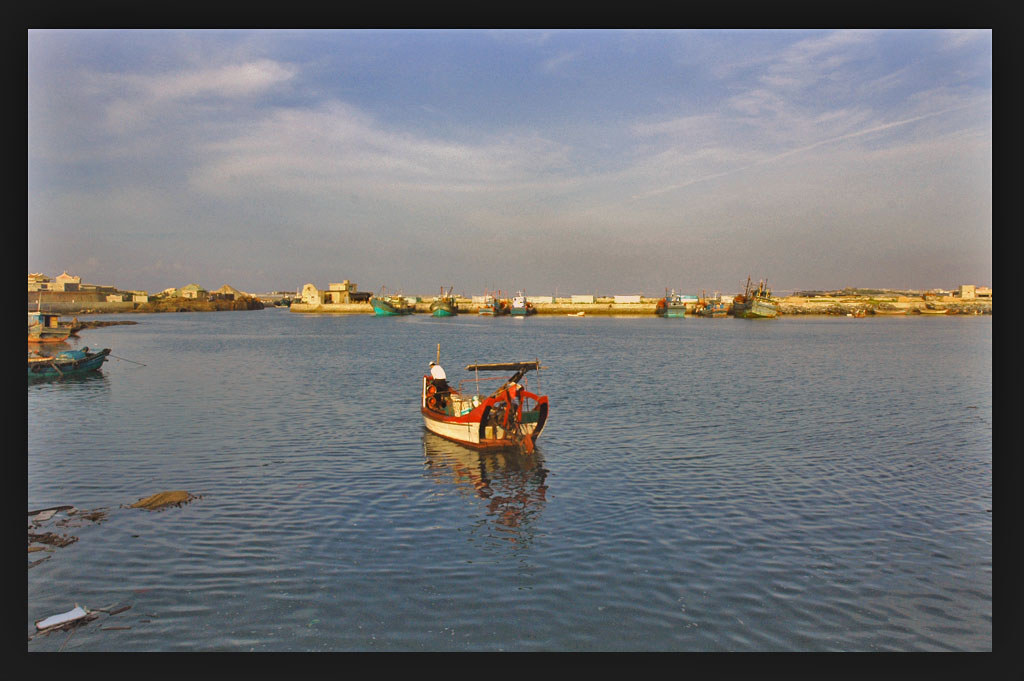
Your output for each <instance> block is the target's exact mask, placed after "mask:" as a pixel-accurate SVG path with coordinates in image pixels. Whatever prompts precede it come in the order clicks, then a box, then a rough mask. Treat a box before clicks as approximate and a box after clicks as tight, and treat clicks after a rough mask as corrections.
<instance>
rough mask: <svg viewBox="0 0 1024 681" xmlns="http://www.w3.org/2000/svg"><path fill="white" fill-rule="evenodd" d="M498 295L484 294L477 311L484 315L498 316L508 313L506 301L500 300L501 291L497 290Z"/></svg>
mask: <svg viewBox="0 0 1024 681" xmlns="http://www.w3.org/2000/svg"><path fill="white" fill-rule="evenodd" d="M497 293H498V295H494V294H492V293H487V294H485V295H484V302H483V305H481V306H480V309H478V310H477V312H478V313H479V314H481V315H483V316H485V317H500V316H502V315H506V314H508V313H509V306H508V301H506V300H502V299H501V298H500V297H499V296H500V295H501V291H498V292H497Z"/></svg>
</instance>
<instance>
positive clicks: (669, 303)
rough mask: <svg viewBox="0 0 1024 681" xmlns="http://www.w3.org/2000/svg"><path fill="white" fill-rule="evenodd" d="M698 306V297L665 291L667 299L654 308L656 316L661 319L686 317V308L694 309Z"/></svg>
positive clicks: (659, 301)
mask: <svg viewBox="0 0 1024 681" xmlns="http://www.w3.org/2000/svg"><path fill="white" fill-rule="evenodd" d="M696 305H697V296H687V295H683V294H681V293H676V291H675V289H672V291H669V290H668V289H665V297H664V298H661V299H660V300H658V302H657V304H656V305H655V306H654V314H656V315H658V316H659V317H685V316H686V308H687V306H689V307H690V308H691V309H693V308H694V307H695V306H696Z"/></svg>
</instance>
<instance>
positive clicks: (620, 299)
mask: <svg viewBox="0 0 1024 681" xmlns="http://www.w3.org/2000/svg"><path fill="white" fill-rule="evenodd" d="M614 300H615V302H616V303H639V302H640V294H637V295H631V296H615V298H614Z"/></svg>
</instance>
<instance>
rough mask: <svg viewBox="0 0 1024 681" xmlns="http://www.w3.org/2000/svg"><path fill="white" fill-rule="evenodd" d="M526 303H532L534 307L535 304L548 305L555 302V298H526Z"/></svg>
mask: <svg viewBox="0 0 1024 681" xmlns="http://www.w3.org/2000/svg"><path fill="white" fill-rule="evenodd" d="M526 302H528V303H533V304H534V305H536V304H537V303H541V304H550V303H553V302H555V297H554V296H526Z"/></svg>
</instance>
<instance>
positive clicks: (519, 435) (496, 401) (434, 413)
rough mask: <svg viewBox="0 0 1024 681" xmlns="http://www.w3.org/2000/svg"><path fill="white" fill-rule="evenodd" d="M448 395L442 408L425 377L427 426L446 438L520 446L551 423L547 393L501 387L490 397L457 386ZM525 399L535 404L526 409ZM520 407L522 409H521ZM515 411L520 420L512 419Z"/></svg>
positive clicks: (479, 446) (466, 442)
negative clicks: (464, 392)
mask: <svg viewBox="0 0 1024 681" xmlns="http://www.w3.org/2000/svg"><path fill="white" fill-rule="evenodd" d="M446 395H447V398H446V407H445V409H444V410H441V409H439V408H437V406H436V405H437V399H436V398H435V393H434V388H433V386H432V385H431V384H430V383H429V379H428V377H424V379H423V392H422V395H421V404H420V414H421V415H422V417H423V426H424V427H425V428H426V429H427V430H429V431H430V432H431V433H434V434H435V435H439V436H440V437H443V438H445V439H446V440H451V441H452V442H458V443H459V444H462V445H465V446H467V447H472V448H474V449H501V448H505V447H518V446H520V445H521V444H522V443H523V442H524V441H525V440H528V441H529V444H530V445H532V444H534V443H535V442H536V440H537V438H538V437H539V436H540V434H541V431H543V430H544V425H545V423H546V422H547V415H548V398H547V396H546V395H535V394H533V393H530V392H528V391H526V390H525V389H523V388H521V387H520V389H519V392H518V393H511V392H508V391H504V390H501V391H498V392H496V393H495V394H493V395H491V396H490V397H483V396H480V395H468V394H462V393H460V392H459V391H458V390H454V389H450V390H449V392H448V393H446ZM524 400H528V401H530V402H532V405H533V406H532V407H530V408H526V406H527V405H526V404H525V403H524ZM517 407H518V409H519V410H521V411H519V412H517V411H516V409H517ZM514 412H515V413H519V414H521V415H520V416H519V417H518V419H515V418H510V417H513V416H514V415H515V414H514ZM516 420H518V423H517V422H516ZM506 428H508V429H507V430H506ZM529 449H532V447H529Z"/></svg>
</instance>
